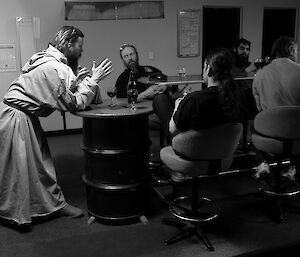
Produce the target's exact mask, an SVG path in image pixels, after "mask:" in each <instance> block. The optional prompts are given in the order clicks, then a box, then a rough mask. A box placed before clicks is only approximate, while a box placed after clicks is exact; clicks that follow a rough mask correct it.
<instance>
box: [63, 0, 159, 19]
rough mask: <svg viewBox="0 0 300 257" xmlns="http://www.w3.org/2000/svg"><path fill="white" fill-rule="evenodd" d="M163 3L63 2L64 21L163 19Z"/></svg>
mask: <svg viewBox="0 0 300 257" xmlns="http://www.w3.org/2000/svg"><path fill="white" fill-rule="evenodd" d="M163 18H164V1H122V2H75V1H65V20H125V19H163Z"/></svg>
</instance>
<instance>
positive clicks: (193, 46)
mask: <svg viewBox="0 0 300 257" xmlns="http://www.w3.org/2000/svg"><path fill="white" fill-rule="evenodd" d="M200 33H201V11H200V9H190V10H178V11H177V56H178V57H197V56H199V55H200Z"/></svg>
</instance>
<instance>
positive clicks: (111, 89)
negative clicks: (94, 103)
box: [107, 87, 117, 107]
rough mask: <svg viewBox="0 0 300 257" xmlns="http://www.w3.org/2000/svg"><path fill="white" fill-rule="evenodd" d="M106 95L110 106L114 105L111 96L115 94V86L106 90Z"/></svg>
mask: <svg viewBox="0 0 300 257" xmlns="http://www.w3.org/2000/svg"><path fill="white" fill-rule="evenodd" d="M107 95H108V96H109V97H110V105H109V106H110V107H112V106H114V103H113V98H114V97H115V96H116V95H117V88H116V87H112V88H109V89H108V90H107Z"/></svg>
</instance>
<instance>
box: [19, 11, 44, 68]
mask: <svg viewBox="0 0 300 257" xmlns="http://www.w3.org/2000/svg"><path fill="white" fill-rule="evenodd" d="M16 25H17V33H18V47H19V52H20V66H21V68H22V67H23V66H24V64H25V63H26V62H27V61H28V60H29V59H30V57H31V56H32V55H33V54H34V53H35V52H36V51H37V48H38V39H39V38H40V19H39V17H16Z"/></svg>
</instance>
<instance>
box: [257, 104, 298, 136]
mask: <svg viewBox="0 0 300 257" xmlns="http://www.w3.org/2000/svg"><path fill="white" fill-rule="evenodd" d="M254 129H255V131H256V132H257V133H259V134H261V135H263V136H267V137H270V138H278V139H295V140H296V139H300V106H280V107H276V108H272V109H269V110H265V111H261V112H260V113H258V114H257V115H256V117H255V119H254Z"/></svg>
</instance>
